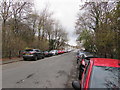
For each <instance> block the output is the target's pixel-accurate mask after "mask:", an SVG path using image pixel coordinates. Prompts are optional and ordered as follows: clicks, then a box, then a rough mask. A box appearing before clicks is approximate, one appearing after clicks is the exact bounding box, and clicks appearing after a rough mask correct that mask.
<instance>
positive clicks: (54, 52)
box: [49, 50, 58, 56]
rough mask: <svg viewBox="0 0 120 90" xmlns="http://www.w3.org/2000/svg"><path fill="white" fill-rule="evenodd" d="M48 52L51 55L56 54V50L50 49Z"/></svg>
mask: <svg viewBox="0 0 120 90" xmlns="http://www.w3.org/2000/svg"><path fill="white" fill-rule="evenodd" d="M49 54H50V55H51V56H52V55H57V54H58V50H51V51H50V52H49Z"/></svg>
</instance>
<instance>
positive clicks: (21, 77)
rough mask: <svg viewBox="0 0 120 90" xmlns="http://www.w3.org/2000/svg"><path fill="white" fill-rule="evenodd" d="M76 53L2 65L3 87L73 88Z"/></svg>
mask: <svg viewBox="0 0 120 90" xmlns="http://www.w3.org/2000/svg"><path fill="white" fill-rule="evenodd" d="M75 62H76V61H75V53H74V52H70V53H65V54H62V55H57V56H53V57H48V58H44V59H40V60H37V61H20V62H15V63H10V64H4V65H2V76H3V77H2V87H3V88H72V86H71V84H72V81H73V80H75V79H76V63H75Z"/></svg>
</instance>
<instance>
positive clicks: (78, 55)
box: [76, 50, 85, 63]
mask: <svg viewBox="0 0 120 90" xmlns="http://www.w3.org/2000/svg"><path fill="white" fill-rule="evenodd" d="M84 53H85V52H83V51H79V50H78V51H77V54H76V60H77V63H78V61H79V60H80V59H81V58H82V57H81V55H82V54H84Z"/></svg>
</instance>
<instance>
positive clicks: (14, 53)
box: [2, 50, 22, 59]
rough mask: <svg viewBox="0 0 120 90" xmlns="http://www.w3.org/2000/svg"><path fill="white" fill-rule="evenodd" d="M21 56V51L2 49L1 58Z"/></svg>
mask: <svg viewBox="0 0 120 90" xmlns="http://www.w3.org/2000/svg"><path fill="white" fill-rule="evenodd" d="M12 57H22V51H21V50H19V51H12V50H10V51H2V58H10V59H11V58H12Z"/></svg>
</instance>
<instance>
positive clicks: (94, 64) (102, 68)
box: [72, 58, 120, 90]
mask: <svg viewBox="0 0 120 90" xmlns="http://www.w3.org/2000/svg"><path fill="white" fill-rule="evenodd" d="M119 75H120V60H117V59H106V58H91V59H90V60H89V62H88V64H87V65H86V66H85V68H84V71H83V74H82V79H81V80H80V81H73V82H72V86H73V88H74V89H76V90H80V89H83V90H88V89H89V88H114V89H119V88H120V77H119Z"/></svg>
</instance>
